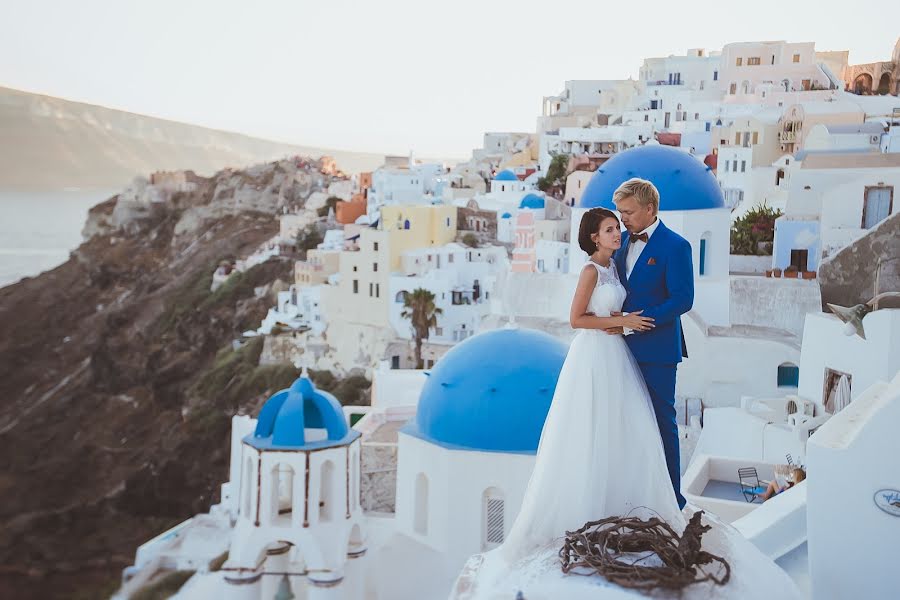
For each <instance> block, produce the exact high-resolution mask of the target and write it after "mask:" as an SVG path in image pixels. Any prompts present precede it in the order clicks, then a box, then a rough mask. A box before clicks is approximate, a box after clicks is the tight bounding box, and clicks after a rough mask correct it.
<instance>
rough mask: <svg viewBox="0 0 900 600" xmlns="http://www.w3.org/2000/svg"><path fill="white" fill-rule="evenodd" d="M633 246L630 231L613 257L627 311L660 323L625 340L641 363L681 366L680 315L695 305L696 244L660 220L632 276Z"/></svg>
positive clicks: (682, 344) (682, 354)
mask: <svg viewBox="0 0 900 600" xmlns="http://www.w3.org/2000/svg"><path fill="white" fill-rule="evenodd" d="M628 246H629V235H628V232H625V233H623V234H622V247H621V248H619V250H617V251H616V253H615V255H614V256H613V260H615V261H616V267H617V268H618V270H619V276H620V277H621V278H622V279H623V281H622V284H623V285H624V286H625V289H626V290H627V291H628V296H627V298H626V299H625V304H624V305H623V306H622V310H623V311H625V312H633V311H636V310H643V311H644V312H643V313H642V316H645V317H652V318H653V319H655V321H654V324H655V325H656V327H655V328H654V329H652V330H651V331H647V332H635V333H633V334H632V335H628V336H625V341H626V343H627V344H628V347H629V348H630V349H631V353H632V354H634V357H635V359H636V360H637V361H638V362H639V363H652V364H675V363H679V362H681V358H682V356H687V348H686V347H685V344H684V334H683V333H682V331H681V315H683V314H684V313H686V312H687V311H689V310H690V309H691V306H693V304H694V266H693V261H692V259H691V244H690V242H688V241H687V240H686V239H684V238H683V237H681V236H680V235H678V234H677V233H675V232H674V231H672V230H671V229H669V228H668V227H666V226H665V224H664V223H663V222H662V221H660V223H659V226H657V228H656V231H654V232H653V235H652V236H650V239H649V241H648V242H647V245H646V246H644V250H643V252H641V256H640V258H638V261H637V263H635V265H634V270H633V271H632V272H631V277H626V275H625V273H626V268H625V256H626V255H627V253H628Z"/></svg>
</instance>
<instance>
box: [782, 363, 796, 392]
mask: <svg viewBox="0 0 900 600" xmlns="http://www.w3.org/2000/svg"><path fill="white" fill-rule="evenodd" d="M799 383H800V367H798V366H797V365H795V364H794V363H783V364H780V365H778V387H797V385H798V384H799Z"/></svg>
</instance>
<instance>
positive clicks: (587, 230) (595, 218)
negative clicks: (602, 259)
mask: <svg viewBox="0 0 900 600" xmlns="http://www.w3.org/2000/svg"><path fill="white" fill-rule="evenodd" d="M610 217H611V218H613V219H615V220H616V221H618V220H619V218H618V217H617V216H616V214H615V213H614V212H613V211H611V210H606V209H605V208H592V209H591V210H589V211H587V212H586V213H584V216H583V217H581V225H580V226H579V227H578V245H579V246H581V249H582V250H584V251H585V252H587V253H588V256H590V255H591V254H593V253H594V252H596V251H597V244H596V243H595V242H594V240H592V239H591V236H592V235H593V234H595V233H597V232H598V231H599V230H600V223H602V222H603V221H604V220H605V219H609V218H610Z"/></svg>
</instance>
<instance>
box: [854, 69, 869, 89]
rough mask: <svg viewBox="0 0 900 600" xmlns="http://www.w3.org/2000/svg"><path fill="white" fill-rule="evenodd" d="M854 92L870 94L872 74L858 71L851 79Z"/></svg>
mask: <svg viewBox="0 0 900 600" xmlns="http://www.w3.org/2000/svg"><path fill="white" fill-rule="evenodd" d="M853 93H854V94H871V93H872V76H871V75H869V74H868V73H860V74H859V75H857V76H856V79H854V80H853Z"/></svg>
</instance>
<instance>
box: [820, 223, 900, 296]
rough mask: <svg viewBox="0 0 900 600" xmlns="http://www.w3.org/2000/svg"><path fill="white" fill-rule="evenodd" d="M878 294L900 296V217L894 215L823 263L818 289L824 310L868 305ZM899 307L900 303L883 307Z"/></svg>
mask: <svg viewBox="0 0 900 600" xmlns="http://www.w3.org/2000/svg"><path fill="white" fill-rule="evenodd" d="M876 275H877V276H878V285H877V287H878V292H879V293H881V292H900V213H894V214H893V215H891V216H890V217H888V218H887V219H885V220H884V221H882V222H881V223H879V224H878V225H877V226H875V227H874V228H872V229H871V230H869V232H868V233H866V235H864V236H863V237H861V238H860V239H858V240H856V241H855V242H853V243H852V244H850V245H849V246H847V247H845V248H843V249H842V250H840V251H839V252H837V253H836V254H833V255H832V256H829V257H828V258H825V259H823V260H822V265H821V267H820V268H819V285H820V286H821V288H822V299H821V307H822V310H827V307H826V306H825V304H826V303H827V302H830V303H832V304H838V305H840V306H854V305H856V304H863V303H865V302H868V301H869V300H870V299H871V298H872V297H873V296H874V295H875V292H876V291H875V288H876ZM882 306H884V307H900V301H897V300H890V301H885V302H883V303H882Z"/></svg>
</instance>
